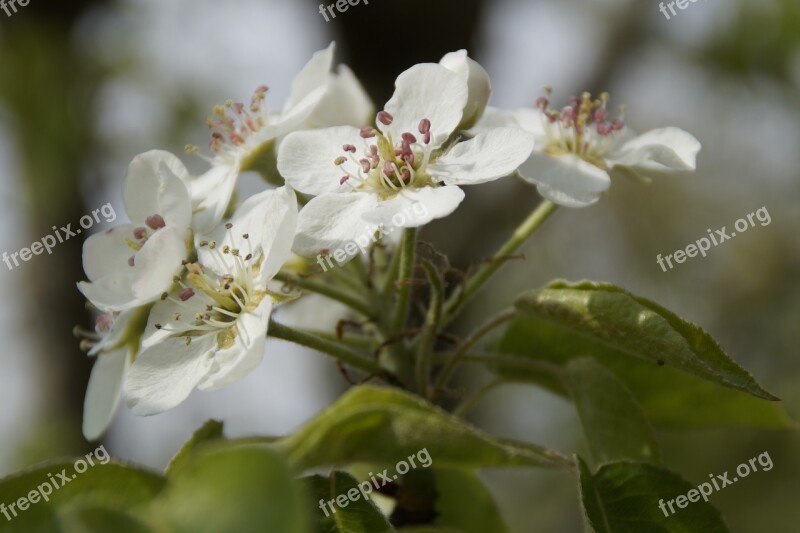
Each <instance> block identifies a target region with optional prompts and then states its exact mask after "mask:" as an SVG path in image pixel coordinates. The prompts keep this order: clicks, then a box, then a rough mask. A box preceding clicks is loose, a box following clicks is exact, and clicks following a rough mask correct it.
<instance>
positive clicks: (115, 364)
mask: <svg viewBox="0 0 800 533" xmlns="http://www.w3.org/2000/svg"><path fill="white" fill-rule="evenodd" d="M129 362H130V354H129V349H128V348H127V347H123V348H120V349H118V350H114V351H112V352H108V353H104V354H101V355H100V356H99V357H98V358H97V360H96V361H95V363H94V367H92V375H91V377H90V378H89V386H88V387H87V389H86V398H85V400H84V403H83V436H84V437H86V440H89V441H93V440H97V439H98V438H100V436H101V435H102V434H103V433H105V431H106V429H108V426H109V425H110V424H111V420H112V419H113V418H114V414H115V413H116V412H117V408H118V407H119V402H120V399H121V394H120V392H121V391H122V380H123V378H124V377H125V371H126V369H127V368H128V364H129Z"/></svg>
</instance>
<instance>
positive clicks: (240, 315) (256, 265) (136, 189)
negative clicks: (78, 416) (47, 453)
mask: <svg viewBox="0 0 800 533" xmlns="http://www.w3.org/2000/svg"><path fill="white" fill-rule="evenodd" d="M333 54H334V46H333V45H331V46H330V47H328V48H327V49H325V50H323V51H320V52H318V53H316V54H315V55H314V56H313V57H312V59H311V61H310V62H309V63H308V64H307V66H306V67H305V68H304V69H303V70H302V71H301V72H300V73H299V74H298V76H297V77H296V79H295V80H294V83H293V84H292V91H291V96H290V97H289V100H288V101H287V103H286V105H285V106H284V109H283V111H282V112H280V113H277V112H270V111H269V109H268V107H267V99H268V98H267V96H268V88H267V87H266V86H262V87H259V88H258V89H257V90H256V92H255V94H254V95H253V97H252V99H251V100H250V102H249V103H239V102H233V101H229V102H226V103H225V104H223V105H221V106H218V107H216V108H214V110H213V114H212V117H211V118H210V119H209V121H208V125H209V127H210V129H211V131H212V133H211V141H210V150H211V152H212V155H211V156H208V157H205V159H206V160H207V161H208V163H209V166H210V168H209V169H208V171H207V172H205V173H204V174H202V175H200V176H193V175H192V174H191V173H190V172H189V171H188V170H187V169H186V167H185V166H184V164H183V163H182V162H181V160H180V159H179V158H178V157H176V156H174V155H172V154H169V153H166V152H161V151H152V152H148V153H145V154H142V155H140V156H138V157H136V158H135V159H134V160H133V162H132V163H131V164H130V167H129V170H128V174H127V176H126V178H125V184H124V205H125V210H126V212H127V215H128V218H129V219H130V223H129V224H127V225H123V226H119V227H116V228H114V229H111V230H109V231H107V232H105V233H102V234H98V235H94V236H92V237H91V238H89V239H88V240H87V241H86V243H85V245H84V268H85V271H86V277H87V278H88V281H86V282H81V283H79V284H78V287H79V289H80V290H81V292H82V293H83V294H84V295H85V296H86V298H87V299H88V300H89V303H90V305H91V307H92V308H93V309H94V310H95V311H96V327H95V329H94V331H91V332H80V334H81V335H82V336H83V337H84V340H83V342H82V346H83V347H84V348H85V349H86V350H87V351H88V353H89V355H91V356H95V357H96V358H97V362H96V363H95V367H94V369H93V372H92V377H91V381H90V383H89V388H88V391H87V395H86V404H85V417H84V434H85V435H86V437H87V438H89V439H95V438H98V437H99V436H100V435H101V434H102V433H103V432H104V431H105V429H106V428H107V427H108V425H109V423H110V422H111V420H112V418H113V415H114V412H115V411H116V409H117V406H118V404H119V401H120V399H121V398H122V397H124V398H125V400H126V403H127V405H128V407H129V408H130V409H131V410H132V411H133V412H134V413H135V414H138V415H143V416H146V415H153V414H157V413H160V412H163V411H165V410H168V409H171V408H173V407H175V406H177V405H178V404H180V403H181V402H182V401H184V400H185V399H186V398H187V397H188V396H189V395H190V394H191V392H192V391H193V390H194V389H195V388H197V389H200V390H212V389H218V388H220V387H224V386H226V385H229V384H231V383H233V382H235V381H237V380H240V379H242V378H243V377H244V376H246V375H247V374H248V373H250V372H251V371H252V370H253V369H254V368H255V367H256V366H257V365H258V364H259V363H260V361H261V360H262V358H263V354H264V345H265V339H266V335H267V330H268V327H269V324H270V315H271V312H272V309H273V307H274V306H275V305H276V304H278V303H280V301H282V299H283V297H282V295H280V294H278V293H276V292H274V290H273V289H274V287H272V281H273V279H274V278H275V277H276V276H277V275H278V274H279V273H280V272H281V270H282V269H283V268H284V267H285V266H286V265H287V263H289V262H290V261H294V256H293V254H297V255H299V256H301V257H316V256H318V254H323V255H324V254H326V253H330V250H334V249H338V248H341V247H342V246H344V245H346V244H347V243H350V242H352V241H354V240H355V239H356V238H357V237H359V236H361V235H363V233H364V230H365V228H366V227H381V226H382V225H383V226H390V225H391V224H392V222H391V221H392V220H393V218H394V219H396V218H395V215H397V214H398V213H403V212H407V211H408V209H409V208H411V207H416V206H417V204H422V205H423V206H424V208H425V209H424V210H422V212H424V213H425V216H423V217H402V219H403V220H404V221H405V222H404V223H405V224H406V225H407V227H418V226H422V225H425V224H427V223H428V222H431V221H432V220H435V219H439V218H442V217H445V216H447V215H449V214H450V213H452V212H453V211H455V209H456V208H457V207H458V205H459V204H460V203H461V202H462V200H463V199H464V191H463V190H462V187H463V186H466V185H477V184H482V183H486V182H489V181H493V180H497V179H500V178H505V177H508V176H514V175H517V174H519V175H520V176H521V177H522V178H524V179H525V180H527V181H530V182H532V183H534V184H535V185H537V187H538V189H539V191H540V193H541V194H542V195H543V196H544V197H545V198H546V199H548V200H550V201H552V202H554V203H557V204H560V205H564V206H570V207H577V206H584V205H588V204H591V203H593V202H595V201H597V199H598V198H599V197H600V195H601V194H602V193H603V192H604V191H605V190H607V189H608V187H609V183H610V174H611V173H612V172H613V171H615V170H618V169H627V170H628V171H629V172H634V173H642V172H648V171H660V172H663V171H670V170H691V169H693V168H694V166H695V159H696V155H697V153H698V151H699V143H698V142H697V141H696V140H695V139H694V138H693V137H692V136H691V135H689V134H687V133H685V132H683V131H681V130H678V129H675V128H667V129H663V130H656V131H653V132H650V133H648V134H645V135H642V136H638V137H637V136H636V135H634V134H633V133H632V132H631V131H630V130H629V129H628V127H627V126H626V125H625V123H624V121H623V120H622V118H621V117H620V118H612V117H611V115H610V114H609V113H608V112H607V111H606V107H607V104H608V100H609V98H608V96H607V95H605V94H604V95H601V96H599V97H598V98H592V97H591V95H589V94H584V95H582V96H581V97H580V98H575V99H573V100H572V102H571V103H570V104H569V105H568V106H566V107H564V108H563V109H554V108H552V107H551V104H550V100H549V97H543V98H541V99H540V100H539V101H538V102H536V105H535V106H534V107H533V108H531V109H523V110H518V111H501V110H498V109H495V108H488V107H487V105H488V101H489V97H490V94H491V84H490V80H489V76H488V74H487V73H486V71H485V70H484V69H483V68H482V67H481V66H480V65H479V64H478V63H476V62H475V61H474V60H472V59H471V58H469V57H468V56H467V53H466V52H465V51H459V52H454V53H451V54H448V55H446V56H445V57H444V58H443V59H442V60H441V62H439V63H431V64H420V65H416V66H414V67H411V68H410V69H408V70H407V71H406V72H404V73H402V74H401V75H400V76H399V77H398V78H397V81H396V90H395V93H394V95H393V96H392V98H391V99H390V100H389V101H388V102H387V103H386V104H385V105H384V106H383V107H382V108H381V109H380V111H379V112H378V113H375V110H374V108H373V105H372V103H371V101H370V100H369V98H368V97H367V95H366V93H365V91H364V90H363V88H362V87H361V85H360V84H359V82H358V81H357V79H356V78H355V76H354V75H353V74H352V72H351V71H350V70H349V69H347V68H346V67H344V66H340V67H339V68H337V69H334V68H333V66H334V65H333ZM373 117H374V120H373ZM365 124H366V125H365ZM190 151H191V152H195V153H198V152H200V149H198V148H194V147H193V148H191V149H190ZM247 171H258V172H260V173H261V174H262V175H263V176H264V177H265V179H266V181H267V182H268V183H269V184H271V185H274V186H275V187H270V188H267V189H266V190H264V191H263V192H261V193H258V194H255V195H253V196H251V197H249V198H247V199H245V200H244V201H242V202H241V203H239V201H238V199H237V195H236V194H235V192H236V189H237V182H238V180H239V177H240V175H241V174H242V173H243V172H247ZM297 193H302V196H301V198H302V200H303V201H304V202H305V201H306V199H307V196H309V197H311V199H310V200H308V201H307V203H305V205H303V207H302V209H300V208H299V203H298V194H297ZM306 195H307V196H306Z"/></svg>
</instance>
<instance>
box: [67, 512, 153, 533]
mask: <svg viewBox="0 0 800 533" xmlns="http://www.w3.org/2000/svg"><path fill="white" fill-rule="evenodd" d="M59 516H60V518H61V526H62V529H63V531H68V532H69V533H99V532H105V531H113V532H114V533H151V532H154V531H155V530H154V529H152V528H151V527H150V526H148V525H146V524H144V523H143V522H141V521H139V519H138V518H136V517H134V516H131V515H130V514H128V513H126V512H124V511H119V510H116V509H108V508H105V507H97V506H77V507H74V508H67V509H66V510H63V511H61V512H60V513H59Z"/></svg>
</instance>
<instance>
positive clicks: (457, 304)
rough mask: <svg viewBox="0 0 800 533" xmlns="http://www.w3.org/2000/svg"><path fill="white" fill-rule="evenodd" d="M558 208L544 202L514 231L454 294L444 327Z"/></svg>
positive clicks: (446, 310) (446, 312)
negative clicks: (462, 288)
mask: <svg viewBox="0 0 800 533" xmlns="http://www.w3.org/2000/svg"><path fill="white" fill-rule="evenodd" d="M557 209H558V206H557V205H556V204H554V203H552V202H550V201H549V200H544V201H543V202H542V203H541V204H539V206H538V207H537V208H536V209H535V210H534V211H533V212H532V213H531V214H530V216H529V217H528V218H527V219H526V220H525V221H524V222H523V223H522V224H521V225H520V226H519V227H518V228H517V229H516V231H514V234H513V235H512V236H511V238H510V239H509V240H508V242H506V243H505V244H504V245H503V246H502V248H500V249H499V250H498V251H497V253H495V254H494V256H493V257H492V259H491V260H490V261H489V262H488V263H486V264H485V265H484V266H483V267H481V268H480V269H479V270H478V271H477V272H476V273H475V274H474V275H473V276H471V277H470V278H469V280H468V281H467V284H466V286H465V287H464V290H463V291H461V292H460V293H458V292H457V293H456V294H454V295H453V296H452V297H451V298H450V299H449V300H448V301H447V305H446V306H445V321H444V324H443V325H446V324H447V323H448V322H450V321H451V320H452V319H453V318H455V316H456V315H457V314H458V312H459V311H460V310H461V309H462V308H463V306H464V305H465V304H466V303H467V302H468V301H469V300H471V299H472V297H473V296H475V293H477V292H478V291H479V290H480V289H481V288H482V287H483V286H484V285H485V284H486V282H487V281H489V279H490V278H491V277H492V276H493V275H494V274H495V273H496V272H497V271H498V270H499V269H500V267H502V266H503V264H504V260H505V259H506V258H508V257H509V256H511V255H514V254H515V253H516V252H517V251H519V249H520V248H521V247H522V245H523V244H525V241H527V240H528V238H530V236H531V235H533V233H534V232H535V231H536V230H537V229H539V227H540V226H541V225H542V224H543V223H544V222H545V221H546V220H547V219H548V218H550V215H552V214H553V213H555V212H556V210H557Z"/></svg>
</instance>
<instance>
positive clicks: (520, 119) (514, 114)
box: [469, 107, 547, 141]
mask: <svg viewBox="0 0 800 533" xmlns="http://www.w3.org/2000/svg"><path fill="white" fill-rule="evenodd" d="M545 120H546V117H545V116H544V113H542V110H541V109H530V108H527V107H524V108H520V109H513V110H510V109H498V108H496V107H487V108H486V111H485V112H484V113H483V117H482V118H481V119H480V121H478V124H476V125H475V127H474V128H472V129H470V130H469V133H470V134H472V135H477V134H479V133H487V132H489V131H491V130H492V129H494V128H507V127H518V128H522V129H523V130H525V131H527V132H528V133H532V134H533V135H535V136H536V138H537V139H542V141H544V140H545V139H544V137H545V136H546V133H547V132H546V129H545V122H544V121H545Z"/></svg>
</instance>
